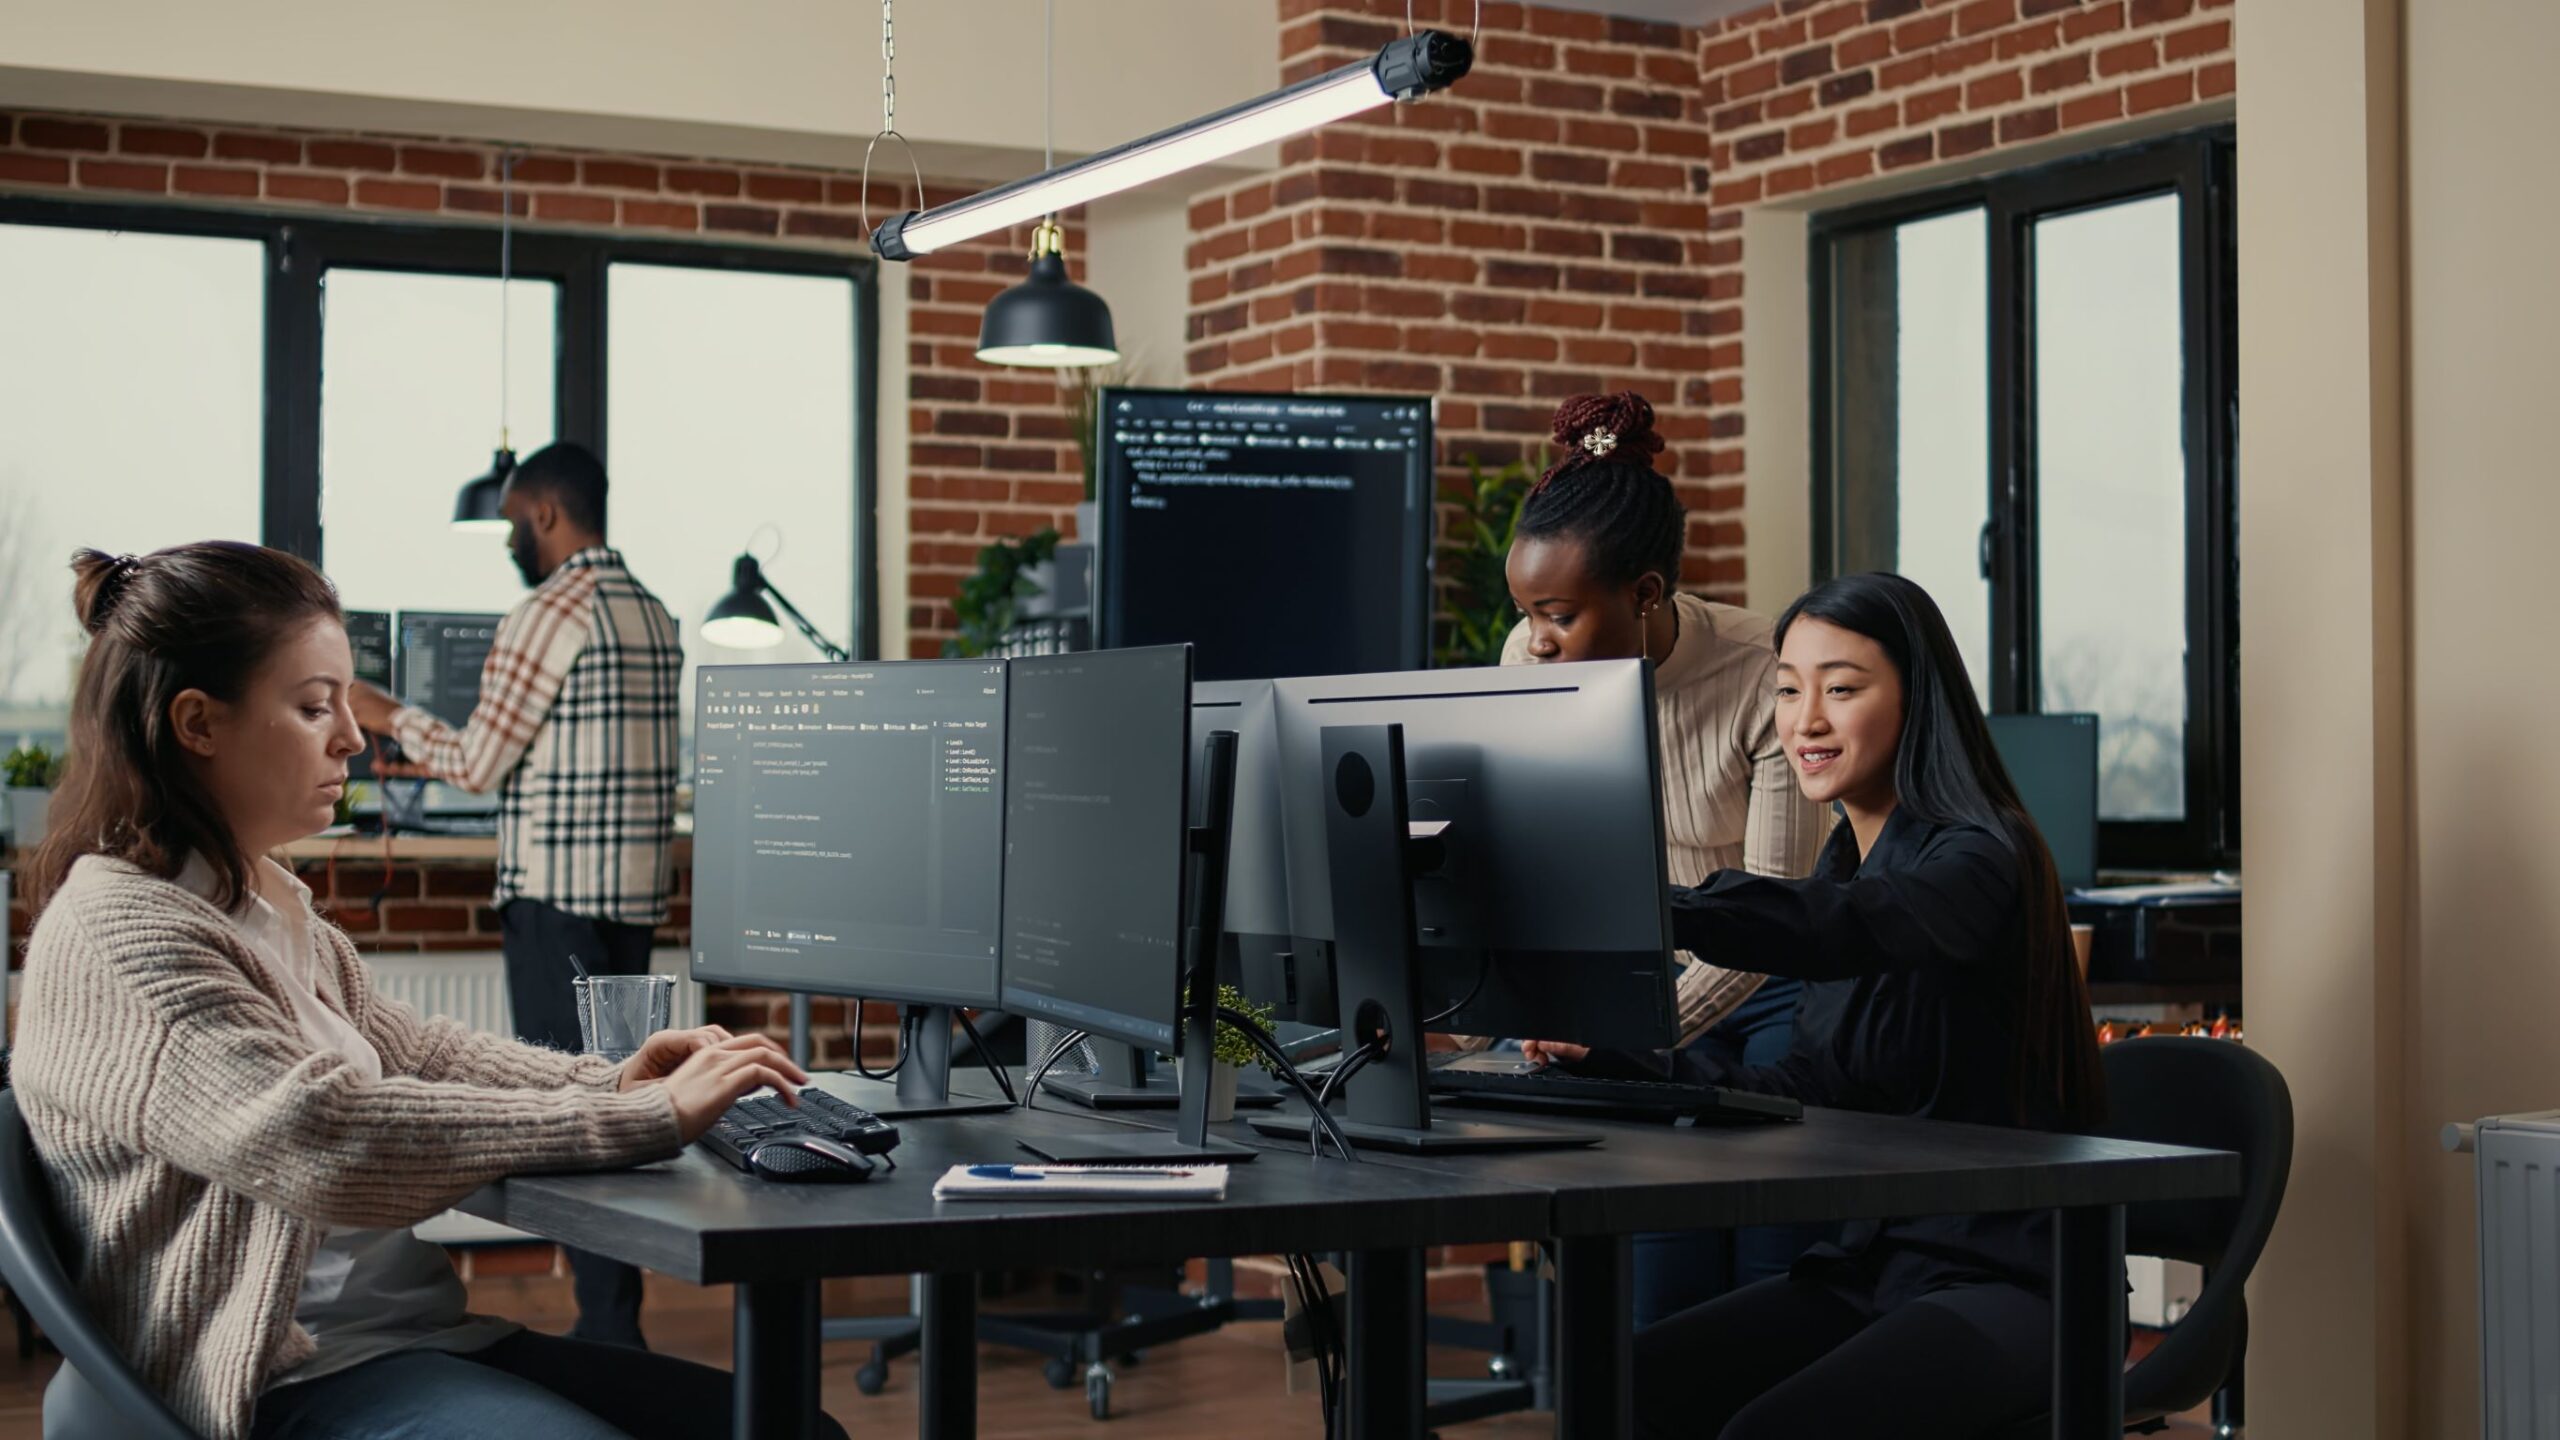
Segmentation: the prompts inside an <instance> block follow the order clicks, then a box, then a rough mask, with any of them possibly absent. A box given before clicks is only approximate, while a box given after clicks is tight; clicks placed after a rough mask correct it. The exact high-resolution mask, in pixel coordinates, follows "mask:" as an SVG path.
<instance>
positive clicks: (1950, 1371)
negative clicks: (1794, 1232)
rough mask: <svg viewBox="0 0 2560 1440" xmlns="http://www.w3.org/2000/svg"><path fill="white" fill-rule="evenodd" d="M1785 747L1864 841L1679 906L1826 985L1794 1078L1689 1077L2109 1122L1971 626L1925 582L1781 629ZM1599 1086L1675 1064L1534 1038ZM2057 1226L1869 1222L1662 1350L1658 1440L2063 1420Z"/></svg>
mask: <svg viewBox="0 0 2560 1440" xmlns="http://www.w3.org/2000/svg"><path fill="white" fill-rule="evenodd" d="M1777 642H1778V667H1777V697H1776V703H1777V723H1778V729H1779V732H1780V734H1781V735H1782V736H1783V737H1784V738H1785V741H1786V744H1787V751H1788V756H1789V759H1790V760H1791V762H1792V763H1793V764H1794V766H1795V769H1796V774H1797V777H1798V780H1799V782H1800V783H1801V784H1802V785H1803V787H1804V791H1805V793H1806V794H1807V795H1808V796H1810V797H1811V798H1813V799H1815V800H1818V801H1822V802H1825V803H1836V804H1837V805H1838V806H1839V807H1840V810H1841V813H1842V816H1843V819H1842V822H1841V824H1840V826H1839V828H1838V829H1837V830H1836V831H1834V832H1833V834H1832V837H1831V841H1830V843H1829V845H1828V846H1827V847H1826V848H1825V850H1824V852H1823V856H1822V860H1821V863H1820V864H1819V866H1818V867H1817V868H1816V870H1815V872H1814V874H1813V875H1812V876H1811V877H1809V878H1807V879H1803V880H1784V879H1774V878H1771V877H1768V876H1761V875H1751V874H1746V873H1743V872H1740V871H1732V870H1728V871H1724V872H1721V873H1719V874H1717V875H1716V876H1714V877H1713V878H1711V879H1710V880H1708V881H1707V883H1706V884H1704V885H1701V886H1698V887H1697V888H1695V889H1686V890H1677V891H1675V892H1674V893H1673V898H1672V931H1673V938H1674V940H1675V942H1676V943H1677V944H1679V945H1680V946H1681V947H1682V948H1684V949H1687V950H1690V951H1692V952H1694V953H1697V954H1700V955H1704V956H1707V957H1710V958H1711V959H1712V960H1714V961H1715V962H1716V963H1721V964H1731V965H1741V966H1746V967H1747V968H1750V969H1754V970H1762V971H1766V972H1768V973H1771V974H1777V975H1792V976H1796V977H1798V978H1800V979H1802V980H1804V981H1806V982H1807V984H1806V987H1805V993H1804V997H1803V1000H1802V1002H1801V1004H1802V1008H1801V1009H1800V1010H1799V1012H1798V1015H1797V1021H1796V1034H1795V1042H1794V1045H1793V1046H1792V1048H1791V1049H1790V1050H1789V1051H1788V1053H1787V1055H1786V1057H1785V1058H1784V1059H1782V1060H1780V1061H1778V1062H1777V1063H1775V1064H1772V1065H1738V1064H1734V1063H1732V1062H1731V1061H1730V1060H1728V1059H1726V1058H1724V1057H1720V1056H1718V1055H1717V1054H1715V1053H1714V1052H1712V1051H1706V1052H1699V1051H1683V1052H1680V1053H1678V1054H1676V1055H1674V1056H1672V1057H1670V1058H1669V1061H1668V1063H1669V1064H1670V1065H1671V1066H1672V1067H1673V1068H1675V1069H1677V1070H1678V1071H1680V1073H1681V1076H1682V1078H1685V1079H1694V1080H1703V1081H1708V1082H1711V1083H1715V1084H1720V1085H1730V1086H1738V1087H1741V1088H1745V1089H1751V1090H1760V1091H1769V1092H1774V1093H1777V1094H1783V1095H1792V1096H1795V1097H1796V1098H1798V1099H1800V1100H1803V1101H1805V1102H1806V1103H1808V1104H1813V1105H1824V1106H1831V1107H1835V1108H1840V1109H1851V1110H1866V1111H1873V1112H1877V1113H1881V1114H1894V1115H1912V1116H1920V1117H1925V1118H1929V1119H1937V1120H1957V1121H1967V1122H1971V1123H1975V1124H1992V1125H2017V1126H2027V1127H2031V1128H2035V1129H2047V1130H2073V1129H2085V1128H2088V1127H2091V1126H2094V1125H2095V1124H2097V1123H2098V1122H2099V1121H2100V1120H2101V1119H2102V1118H2103V1115H2104V1110H2105V1081H2104V1078H2103V1075H2102V1073H2101V1071H2100V1070H2099V1066H2098V1054H2097V1044H2096V1040H2095V1037H2094V1035H2093V1034H2092V1031H2091V1028H2090V1021H2089V1008H2088V997H2087V992H2086V989H2085V987H2084V986H2083V985H2082V983H2081V980H2080V972H2079V969H2078V967H2077V965H2076V964H2075V963H2074V962H2073V959H2072V953H2071V937H2070V927H2069V922H2068V920H2067V918H2066V915H2065V912H2064V909H2063V901H2062V887H2061V883H2060V881H2059V879H2058V878H2057V877H2056V874H2055V871H2054V866H2053V857H2052V855H2051V854H2050V853H2049V852H2048V851H2047V850H2046V848H2045V844H2044V840H2043V837H2042V836H2040V835H2039V834H2037V832H2036V828H2035V825H2034V822H2032V821H2031V820H2029V819H2028V818H2027V814H2026V810H2025V808H2024V807H2023V806H2022V805H2021V804H2020V802H2019V800H2018V794H2017V789H2016V787H2015V786H2014V785H2012V784H2011V783H2010V780H2009V776H2008V772H2007V771H2006V770H2005V769H2004V768H2003V767H2002V765H2001V763H2000V760H1999V757H1998V755H1997V753H1996V752H1995V751H1994V750H1993V749H1992V745H1991V736H1990V730H1989V727H1987V726H1986V725H1985V724H1984V723H1983V719H1982V714H1981V710H1980V708H1979V707H1978V706H1977V705H1976V704H1975V702H1974V699H1973V694H1972V690H1971V688H1970V686H1969V684H1968V683H1967V680H1966V677H1965V670H1964V665H1963V661H1962V659H1961V657H1960V655H1959V654H1958V652H1957V649H1956V645H1955V640H1954V638H1953V637H1952V636H1951V635H1950V634H1949V633H1948V631H1947V624H1946V620H1945V619H1944V618H1943V617H1942V616H1941V615H1940V614H1939V613H1938V607H1937V606H1936V605H1935V604H1934V603H1933V602H1931V600H1930V599H1929V596H1928V594H1927V592H1926V591H1923V590H1922V589H1921V588H1920V587H1919V586H1917V585H1915V584H1913V583H1912V582H1910V581H1909V580H1906V579H1904V578H1902V577H1901V576H1899V575H1884V574H1871V575H1850V576H1844V577H1842V578H1840V579H1836V580H1831V581H1828V582H1825V583H1824V584H1822V585H1819V586H1816V587H1815V588H1814V589H1813V590H1811V591H1810V592H1808V593H1807V594H1805V595H1804V597H1803V598H1801V599H1799V600H1797V601H1796V603H1795V604H1794V605H1792V606H1790V607H1789V608H1788V610H1787V612H1786V614H1785V615H1784V616H1782V617H1781V618H1780V619H1779V621H1778V626H1777ZM1526 1048H1528V1050H1529V1051H1530V1053H1531V1054H1532V1055H1533V1056H1543V1057H1545V1058H1549V1059H1552V1060H1555V1061H1558V1062H1561V1063H1565V1064H1569V1065H1573V1066H1575V1067H1576V1068H1579V1069H1584V1070H1588V1071H1594V1072H1599V1073H1607V1072H1611V1071H1616V1072H1621V1073H1625V1072H1630V1071H1632V1072H1637V1073H1652V1074H1659V1073H1660V1070H1661V1068H1662V1065H1663V1064H1664V1063H1665V1062H1664V1061H1663V1060H1662V1059H1661V1058H1660V1057H1653V1056H1636V1055H1628V1054H1624V1053H1620V1052H1607V1051H1602V1052H1592V1051H1586V1050H1583V1049H1581V1048H1580V1047H1577V1046H1569V1045H1556V1044H1552V1043H1548V1042H1542V1041H1533V1042H1530V1044H1529V1045H1528V1047H1526ZM2049 1227H2050V1221H2049V1220H2048V1219H2047V1217H2046V1216H2045V1214H2044V1212H2040V1211H2039V1212H2029V1213H2022V1214H2005V1215H1969V1216H1932V1217H1925V1218H1921V1219H1911V1220H1886V1221H1881V1222H1867V1223H1862V1224H1857V1225H1852V1226H1850V1227H1849V1228H1848V1230H1847V1232H1846V1233H1845V1234H1844V1235H1843V1237H1842V1239H1841V1241H1840V1243H1839V1244H1837V1245H1824V1246H1819V1247H1816V1248H1815V1249H1814V1250H1813V1251H1811V1252H1809V1253H1808V1254H1807V1255H1806V1256H1805V1257H1804V1258H1803V1259H1802V1260H1800V1261H1798V1262H1797V1263H1796V1265H1795V1267H1794V1268H1793V1270H1792V1271H1791V1272H1790V1273H1789V1274H1787V1275H1785V1276H1781V1277H1778V1278H1775V1279H1770V1280H1765V1281H1762V1282H1760V1283H1758V1284H1755V1285H1751V1286H1747V1287H1745V1288H1744V1289H1741V1290H1738V1291H1735V1292H1734V1293H1732V1294H1730V1295H1727V1296H1724V1297H1722V1298H1721V1299H1718V1300H1714V1301H1711V1302H1709V1303H1707V1304H1705V1305H1701V1306H1698V1307H1697V1308H1695V1309H1692V1310H1688V1311H1684V1312H1682V1313H1680V1314H1678V1315H1675V1316H1673V1317H1671V1318H1670V1319H1667V1320H1665V1321H1663V1322H1661V1323H1660V1324H1657V1325H1655V1326H1653V1327H1651V1328H1649V1329H1647V1330H1645V1331H1644V1332H1643V1333H1642V1334H1641V1335H1639V1337H1638V1338H1637V1343H1636V1409H1637V1421H1638V1426H1639V1430H1640V1432H1641V1433H1643V1434H1646V1435H1651V1436H1668V1435H1681V1436H1692V1435H1716V1436H1722V1437H1724V1440H1758V1437H1768V1436H1787V1437H1798V1436H1810V1435H1819V1436H1824V1437H1826V1440H1848V1437H1856V1436H1865V1435H1878V1436H1887V1435H1889V1436H1893V1437H1896V1440H1908V1437H1919V1436H1938V1435H1946V1436H1970V1435H1975V1434H1979V1433H1980V1432H1981V1431H1982V1430H1984V1429H1985V1428H1986V1427H1989V1426H1992V1425H1996V1424H1999V1423H2001V1422H2003V1421H2005V1420H2010V1419H2014V1418H2016V1417H2019V1416H2023V1415H2027V1414H2032V1413H2034V1412H2035V1411H2036V1410H2038V1409H2039V1408H2041V1407H2042V1406H2043V1405H2045V1404H2046V1403H2047V1398H2048V1395H2049V1392H2050V1386H2051V1380H2052V1373H2053V1339H2052V1336H2053V1307H2052V1291H2053V1276H2052V1266H2053V1260H2052V1237H2051V1232H2050V1228H2049Z"/></svg>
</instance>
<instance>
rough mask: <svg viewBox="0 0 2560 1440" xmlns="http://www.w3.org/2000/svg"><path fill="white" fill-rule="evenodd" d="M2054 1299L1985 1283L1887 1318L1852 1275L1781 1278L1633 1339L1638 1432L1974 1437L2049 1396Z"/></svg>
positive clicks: (1774, 1439) (1731, 1436)
mask: <svg viewBox="0 0 2560 1440" xmlns="http://www.w3.org/2000/svg"><path fill="white" fill-rule="evenodd" d="M2052 1383H2053V1302H2052V1301H2050V1300H2048V1299H2047V1298H2045V1297H2044V1296H2041V1295H2038V1294H2036V1293H2034V1292H2033V1291H2030V1290H2027V1289H2024V1288H2023V1287H2020V1286H2017V1285H2008V1284H2001V1283H1997V1282H1988V1283H1982V1284H1970V1285H1955V1286H1950V1287H1948V1288H1945V1289H1940V1290H1933V1291H1930V1292H1928V1293H1927V1294H1924V1295H1921V1296H1918V1297H1916V1298H1913V1299H1909V1300H1905V1301H1902V1302H1901V1303H1900V1304H1897V1305H1893V1306H1892V1307H1891V1308H1888V1309H1883V1310H1879V1309H1878V1308H1877V1306H1876V1303H1875V1296H1874V1293H1873V1291H1872V1290H1871V1289H1868V1288H1865V1287H1862V1286H1861V1285H1860V1284H1859V1283H1857V1277H1856V1276H1855V1274H1854V1273H1851V1274H1848V1275H1845V1276H1844V1277H1843V1278H1841V1279H1838V1280H1834V1279H1829V1278H1825V1279H1822V1280H1809V1279H1801V1278H1798V1277H1796V1276H1791V1275H1781V1276H1779V1277H1777V1278H1775V1279H1772V1280H1763V1281H1761V1282H1760V1283H1758V1284H1756V1285H1748V1286H1745V1287H1743V1288H1742V1289H1740V1290H1736V1291H1734V1292H1733V1293H1732V1294H1730V1295H1727V1296H1724V1297H1723V1298H1721V1299H1717V1300H1711V1301H1709V1302H1708V1303H1706V1304H1704V1305H1701V1306H1698V1307H1697V1308H1696V1309H1694V1310H1684V1311H1682V1312H1681V1313H1679V1314H1677V1315H1674V1316H1672V1317H1671V1318H1670V1319H1668V1320H1665V1321H1663V1322H1662V1323H1660V1324H1658V1325H1654V1326H1651V1327H1649V1328H1647V1329H1645V1330H1644V1331H1642V1332H1641V1333H1639V1334H1638V1335H1637V1336H1636V1355H1635V1389H1636V1434H1638V1435H1639V1436H1643V1437H1646V1440H1667V1437H1672V1436H1679V1437H1683V1440H1689V1437H1711V1436H1712V1437H1721V1440H1805V1437H1811V1436H1820V1437H1822V1440H1865V1437H1870V1436H1872V1437H1889V1440H1940V1437H1943V1440H1972V1437H1976V1436H1979V1435H1981V1434H1983V1433H1984V1432H1985V1431H1987V1430H1990V1429H1991V1428H1993V1427H1995V1426H1999V1425H2004V1424H2009V1423H2012V1422H2015V1421H2017V1420H2019V1419H2021V1418H2024V1417H2025V1416H2028V1415H2034V1414H2038V1413H2041V1412H2042V1411H2043V1410H2044V1409H2045V1407H2046V1406H2047V1405H2049V1404H2050V1403H2051V1401H2052V1389H2051V1387H2052Z"/></svg>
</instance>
